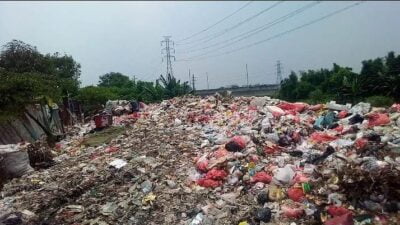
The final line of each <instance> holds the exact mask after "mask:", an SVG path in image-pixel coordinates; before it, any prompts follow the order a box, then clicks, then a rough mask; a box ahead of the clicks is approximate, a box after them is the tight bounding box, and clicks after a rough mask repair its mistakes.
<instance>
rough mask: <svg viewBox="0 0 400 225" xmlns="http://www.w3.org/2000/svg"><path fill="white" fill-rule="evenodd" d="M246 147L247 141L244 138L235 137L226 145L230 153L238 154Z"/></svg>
mask: <svg viewBox="0 0 400 225" xmlns="http://www.w3.org/2000/svg"><path fill="white" fill-rule="evenodd" d="M245 147H246V140H245V139H244V138H243V137H242V136H235V137H233V138H232V139H231V140H230V141H229V142H228V143H227V144H226V145H225V148H226V150H228V151H230V152H238V151H241V150H243V149H244V148H245Z"/></svg>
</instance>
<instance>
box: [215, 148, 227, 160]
mask: <svg viewBox="0 0 400 225" xmlns="http://www.w3.org/2000/svg"><path fill="white" fill-rule="evenodd" d="M228 154H229V152H228V151H227V150H226V149H225V148H220V149H218V150H217V151H215V152H214V157H215V158H217V159H219V158H221V157H224V156H226V155H228Z"/></svg>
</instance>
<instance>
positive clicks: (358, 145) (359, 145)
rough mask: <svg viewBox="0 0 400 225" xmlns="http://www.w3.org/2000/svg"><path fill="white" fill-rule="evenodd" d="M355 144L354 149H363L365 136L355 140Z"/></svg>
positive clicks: (366, 141) (365, 141)
mask: <svg viewBox="0 0 400 225" xmlns="http://www.w3.org/2000/svg"><path fill="white" fill-rule="evenodd" d="M354 144H355V145H356V149H360V150H361V149H364V148H365V147H366V146H367V144H368V140H367V139H365V138H359V139H357V140H356V141H355V143H354Z"/></svg>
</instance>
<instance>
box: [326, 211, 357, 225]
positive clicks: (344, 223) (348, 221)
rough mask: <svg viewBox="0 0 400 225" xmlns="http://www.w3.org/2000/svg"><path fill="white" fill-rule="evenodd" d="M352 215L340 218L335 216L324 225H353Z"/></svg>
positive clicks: (348, 214)
mask: <svg viewBox="0 0 400 225" xmlns="http://www.w3.org/2000/svg"><path fill="white" fill-rule="evenodd" d="M353 224H354V221H353V215H352V214H351V213H347V214H344V215H342V216H335V217H333V218H332V219H330V220H327V221H325V225H353Z"/></svg>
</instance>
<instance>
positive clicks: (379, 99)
mask: <svg viewBox="0 0 400 225" xmlns="http://www.w3.org/2000/svg"><path fill="white" fill-rule="evenodd" d="M365 101H366V102H369V103H371V105H372V106H374V107H388V106H391V105H392V104H393V103H394V100H393V98H391V97H388V96H381V95H375V96H371V97H368V98H366V99H365Z"/></svg>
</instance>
